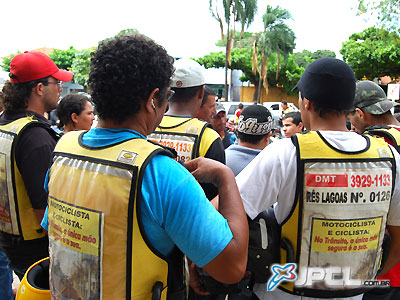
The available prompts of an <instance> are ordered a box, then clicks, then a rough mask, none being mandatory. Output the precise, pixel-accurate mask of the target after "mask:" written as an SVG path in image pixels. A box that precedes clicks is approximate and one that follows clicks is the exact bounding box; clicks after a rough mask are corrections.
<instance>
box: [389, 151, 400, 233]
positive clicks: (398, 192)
mask: <svg viewBox="0 0 400 300" xmlns="http://www.w3.org/2000/svg"><path fill="white" fill-rule="evenodd" d="M389 146H390V147H391V148H392V152H393V154H394V158H395V161H396V180H395V182H394V191H393V195H392V199H391V200H390V208H389V215H388V219H387V224H388V225H392V226H400V154H399V153H398V152H397V151H396V150H395V149H394V148H393V147H392V146H391V145H389Z"/></svg>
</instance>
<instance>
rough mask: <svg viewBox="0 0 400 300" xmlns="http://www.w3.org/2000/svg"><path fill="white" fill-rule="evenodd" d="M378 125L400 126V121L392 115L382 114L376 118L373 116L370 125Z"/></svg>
mask: <svg viewBox="0 0 400 300" xmlns="http://www.w3.org/2000/svg"><path fill="white" fill-rule="evenodd" d="M376 125H395V126H400V122H399V121H397V119H396V118H395V117H394V116H393V115H392V114H389V115H381V116H377V117H374V118H371V124H370V126H376Z"/></svg>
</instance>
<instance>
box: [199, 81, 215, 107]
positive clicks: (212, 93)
mask: <svg viewBox="0 0 400 300" xmlns="http://www.w3.org/2000/svg"><path fill="white" fill-rule="evenodd" d="M208 96H217V94H216V93H215V91H214V90H213V89H212V88H210V87H209V86H208V85H206V86H205V88H204V96H203V100H201V107H203V106H204V104H206V102H207V99H208Z"/></svg>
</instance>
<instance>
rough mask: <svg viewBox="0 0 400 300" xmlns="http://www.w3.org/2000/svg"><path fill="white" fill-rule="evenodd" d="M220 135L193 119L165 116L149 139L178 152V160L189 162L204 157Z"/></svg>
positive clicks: (205, 123)
mask: <svg viewBox="0 0 400 300" xmlns="http://www.w3.org/2000/svg"><path fill="white" fill-rule="evenodd" d="M219 138H220V136H219V134H218V133H217V132H216V131H214V130H213V129H212V128H211V125H210V124H209V123H207V122H205V121H201V120H199V119H196V118H191V117H181V116H164V117H163V119H162V121H161V123H160V125H159V126H158V127H157V128H156V130H155V131H154V132H153V133H152V134H150V135H149V136H148V139H149V140H151V141H153V142H156V143H159V144H160V145H163V146H165V147H169V148H173V149H175V151H176V152H177V157H176V160H178V161H183V162H185V161H188V160H191V159H193V158H197V157H200V156H202V157H204V156H205V155H206V153H207V151H208V149H209V148H210V146H211V145H212V143H213V142H214V141H215V140H216V139H219Z"/></svg>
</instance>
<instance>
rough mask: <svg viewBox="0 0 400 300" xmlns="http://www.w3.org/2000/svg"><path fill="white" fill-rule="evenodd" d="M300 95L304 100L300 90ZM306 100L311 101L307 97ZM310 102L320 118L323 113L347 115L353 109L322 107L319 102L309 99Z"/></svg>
mask: <svg viewBox="0 0 400 300" xmlns="http://www.w3.org/2000/svg"><path fill="white" fill-rule="evenodd" d="M300 97H301V99H302V100H304V96H303V95H302V94H301V92H300ZM308 100H309V101H311V100H310V99H308ZM311 103H312V104H313V106H314V111H315V112H316V113H318V114H319V116H320V117H321V118H323V117H324V116H325V115H328V114H336V115H341V114H345V115H347V114H349V113H351V112H352V111H353V110H354V109H352V108H351V109H343V108H328V107H322V106H321V104H319V103H316V102H313V101H311Z"/></svg>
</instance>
